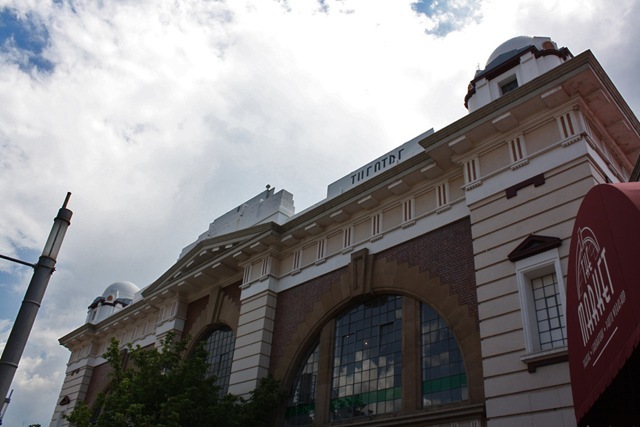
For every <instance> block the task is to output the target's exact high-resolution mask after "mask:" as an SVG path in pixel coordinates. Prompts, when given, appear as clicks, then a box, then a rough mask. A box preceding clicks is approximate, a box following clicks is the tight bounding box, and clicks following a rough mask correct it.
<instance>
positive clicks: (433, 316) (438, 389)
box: [420, 304, 468, 407]
mask: <svg viewBox="0 0 640 427" xmlns="http://www.w3.org/2000/svg"><path fill="white" fill-rule="evenodd" d="M420 307H421V323H422V328H421V330H422V404H423V406H424V407H431V406H435V405H442V404H446V403H450V402H457V401H460V400H465V399H467V396H468V392H467V375H466V372H465V369H464V365H463V363H462V360H461V359H462V358H461V356H460V349H459V347H458V343H457V342H456V340H455V337H454V336H453V334H452V333H451V331H450V330H449V327H448V326H447V324H446V322H445V321H444V319H442V318H441V317H440V316H439V315H438V314H437V313H436V312H435V311H434V310H433V309H432V308H431V307H429V306H428V305H427V304H421V305H420Z"/></svg>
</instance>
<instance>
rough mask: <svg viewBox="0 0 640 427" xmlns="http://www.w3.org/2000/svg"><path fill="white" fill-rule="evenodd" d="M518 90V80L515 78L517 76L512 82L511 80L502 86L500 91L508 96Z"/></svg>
mask: <svg viewBox="0 0 640 427" xmlns="http://www.w3.org/2000/svg"><path fill="white" fill-rule="evenodd" d="M517 88H518V80H517V79H516V78H515V76H514V77H513V79H512V80H509V81H507V82H505V83H502V84H500V91H501V92H502V94H503V95H506V94H508V93H509V92H511V91H512V90H516V89H517Z"/></svg>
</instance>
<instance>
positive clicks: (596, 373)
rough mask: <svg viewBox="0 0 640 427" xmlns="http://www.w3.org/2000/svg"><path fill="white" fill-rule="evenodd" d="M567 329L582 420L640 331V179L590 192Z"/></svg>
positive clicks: (574, 257) (582, 215)
mask: <svg viewBox="0 0 640 427" xmlns="http://www.w3.org/2000/svg"><path fill="white" fill-rule="evenodd" d="M567 279H568V280H567V281H568V286H567V333H568V339H569V364H570V371H571V388H572V391H573V400H574V407H575V412H576V418H577V420H578V422H580V420H581V419H582V418H583V417H584V415H585V414H586V413H587V412H588V411H589V409H590V408H591V407H592V406H593V404H594V403H595V402H596V401H597V400H598V398H599V397H600V395H601V394H602V393H603V392H604V391H605V390H606V389H607V387H608V386H609V385H610V384H611V382H612V381H613V380H614V379H615V377H616V376H617V374H618V372H619V371H620V369H622V367H623V366H624V365H625V363H626V362H627V360H628V359H629V357H630V356H631V354H632V353H633V351H634V349H635V347H636V345H637V344H638V341H639V339H640V302H639V301H640V300H639V298H640V290H639V288H640V184H639V183H624V184H603V185H598V186H596V187H594V188H592V189H591V190H590V191H589V193H588V194H587V196H586V197H585V198H584V200H583V202H582V204H581V206H580V209H579V211H578V215H577V217H576V222H575V225H574V228H573V234H572V239H571V249H570V255H569V267H568V278H567Z"/></svg>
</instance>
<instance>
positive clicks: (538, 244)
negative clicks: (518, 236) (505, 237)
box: [507, 234, 562, 262]
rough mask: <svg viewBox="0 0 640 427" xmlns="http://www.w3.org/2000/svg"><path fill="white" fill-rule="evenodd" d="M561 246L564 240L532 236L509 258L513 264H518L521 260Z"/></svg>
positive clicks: (517, 247)
mask: <svg viewBox="0 0 640 427" xmlns="http://www.w3.org/2000/svg"><path fill="white" fill-rule="evenodd" d="M560 245H562V240H561V239H560V238H559V237H550V236H538V235H535V234H531V235H529V236H528V237H527V238H525V239H524V240H523V241H522V242H521V243H520V244H519V245H518V246H516V248H515V249H514V250H513V251H511V253H510V254H509V255H507V258H509V261H511V262H516V261H519V260H521V259H525V258H529V257H531V256H534V255H537V254H540V253H542V252H546V251H548V250H550V249H553V248H557V247H559V246H560Z"/></svg>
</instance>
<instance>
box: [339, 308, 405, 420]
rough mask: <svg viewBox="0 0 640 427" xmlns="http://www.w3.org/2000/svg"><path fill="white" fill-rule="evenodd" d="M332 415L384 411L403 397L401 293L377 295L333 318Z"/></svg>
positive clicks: (395, 407)
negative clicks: (371, 299)
mask: <svg viewBox="0 0 640 427" xmlns="http://www.w3.org/2000/svg"><path fill="white" fill-rule="evenodd" d="M334 344H335V345H334V356H333V379H332V387H331V401H330V408H331V419H332V420H339V419H349V418H354V417H359V416H369V415H375V414H384V413H388V412H394V411H399V410H400V405H401V402H402V297H399V296H387V295H385V296H381V297H378V298H376V299H374V300H373V301H371V302H368V303H365V304H360V305H357V306H355V307H353V308H352V309H351V310H349V311H348V312H346V313H345V314H343V315H342V316H340V317H339V318H337V319H336V332H335V343H334Z"/></svg>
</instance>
